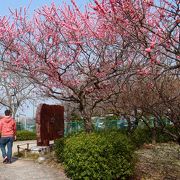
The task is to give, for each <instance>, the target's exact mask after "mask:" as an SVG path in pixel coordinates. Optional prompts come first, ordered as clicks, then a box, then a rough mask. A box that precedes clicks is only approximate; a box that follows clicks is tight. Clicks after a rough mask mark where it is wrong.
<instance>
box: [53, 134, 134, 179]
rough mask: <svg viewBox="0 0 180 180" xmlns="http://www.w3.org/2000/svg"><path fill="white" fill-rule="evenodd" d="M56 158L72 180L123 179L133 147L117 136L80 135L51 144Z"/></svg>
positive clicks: (130, 164)
mask: <svg viewBox="0 0 180 180" xmlns="http://www.w3.org/2000/svg"><path fill="white" fill-rule="evenodd" d="M55 150H56V155H57V156H58V158H59V160H60V161H63V163H64V166H65V169H66V172H67V174H68V175H69V176H70V177H71V178H72V179H104V178H106V179H117V178H120V179H126V178H127V177H129V176H131V175H132V172H133V165H134V163H133V147H132V145H131V142H130V140H129V139H128V138H127V137H126V136H125V135H123V134H121V133H119V132H117V131H116V132H100V133H90V134H86V133H81V134H78V135H74V136H71V137H69V138H65V139H63V140H58V141H56V142H55Z"/></svg>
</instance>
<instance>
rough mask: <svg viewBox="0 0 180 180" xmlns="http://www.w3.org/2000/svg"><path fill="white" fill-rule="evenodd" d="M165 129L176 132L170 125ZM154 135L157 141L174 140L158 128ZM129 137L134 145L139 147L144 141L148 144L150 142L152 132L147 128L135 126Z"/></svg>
mask: <svg viewBox="0 0 180 180" xmlns="http://www.w3.org/2000/svg"><path fill="white" fill-rule="evenodd" d="M166 129H167V130H168V131H169V132H171V133H172V134H177V129H176V128H174V127H172V126H167V127H166ZM156 135H157V136H156V141H157V142H158V143H165V142H169V141H173V140H174V139H173V138H172V136H170V135H169V134H167V133H165V132H163V131H162V129H160V128H157V129H156ZM130 138H131V140H132V142H133V144H134V145H135V146H136V147H140V146H141V145H143V144H144V143H147V144H148V143H151V142H152V132H151V131H150V129H148V128H137V129H136V130H135V131H134V132H133V133H132V134H130Z"/></svg>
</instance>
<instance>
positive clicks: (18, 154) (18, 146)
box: [17, 145, 20, 156]
mask: <svg viewBox="0 0 180 180" xmlns="http://www.w3.org/2000/svg"><path fill="white" fill-rule="evenodd" d="M19 148H20V147H19V145H17V153H18V156H19Z"/></svg>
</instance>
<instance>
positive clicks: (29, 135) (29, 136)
mask: <svg viewBox="0 0 180 180" xmlns="http://www.w3.org/2000/svg"><path fill="white" fill-rule="evenodd" d="M16 137H17V141H25V140H35V139H36V133H35V132H31V131H27V130H23V131H17V133H16Z"/></svg>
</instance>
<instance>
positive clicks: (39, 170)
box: [0, 141, 68, 180]
mask: <svg viewBox="0 0 180 180" xmlns="http://www.w3.org/2000/svg"><path fill="white" fill-rule="evenodd" d="M35 142H36V141H24V142H18V141H16V142H14V145H13V153H14V152H17V144H18V145H19V144H24V143H32V144H31V145H32V146H35V145H36V144H33V143H35ZM0 155H1V153H0ZM33 179H36V180H67V179H68V178H67V177H66V175H65V174H64V172H63V171H60V170H58V169H55V168H51V167H49V166H47V165H44V164H39V163H35V162H34V161H32V160H22V159H15V158H13V162H12V164H3V163H2V157H1V158H0V180H33Z"/></svg>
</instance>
